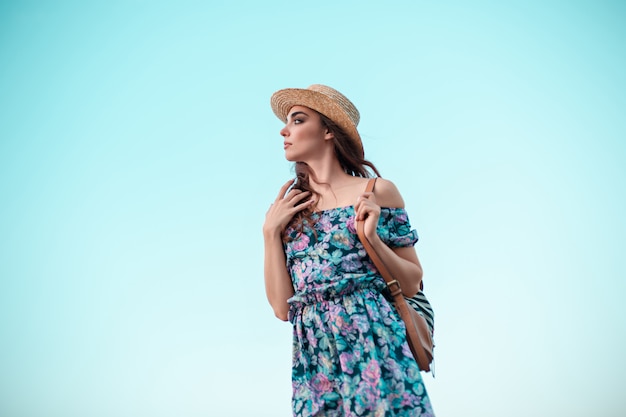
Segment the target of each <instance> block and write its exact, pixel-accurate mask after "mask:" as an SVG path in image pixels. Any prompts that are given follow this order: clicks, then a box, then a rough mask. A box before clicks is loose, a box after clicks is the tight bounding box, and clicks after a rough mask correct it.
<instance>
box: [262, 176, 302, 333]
mask: <svg viewBox="0 0 626 417" xmlns="http://www.w3.org/2000/svg"><path fill="white" fill-rule="evenodd" d="M291 184H293V180H290V181H288V182H287V183H286V184H285V185H283V187H282V188H281V189H280V191H279V193H278V197H277V198H276V200H275V201H274V203H273V204H272V205H271V206H270V208H269V210H268V211H267V213H266V214H265V223H264V224H263V240H264V245H265V258H264V268H263V272H264V276H265V294H266V295H267V300H268V301H269V303H270V305H271V306H272V308H273V309H274V314H275V315H276V317H278V318H279V319H281V320H283V321H287V316H288V313H289V304H288V303H287V300H288V299H289V298H291V296H293V294H294V290H293V285H292V283H291V277H290V276H289V271H288V270H287V266H286V258H285V251H284V249H283V241H282V233H283V231H284V230H285V228H286V227H287V224H288V223H289V221H290V220H291V219H292V218H293V215H294V214H296V213H297V212H298V211H300V210H303V209H305V208H306V207H309V206H310V205H311V204H312V203H313V201H312V199H311V200H309V201H306V202H304V203H302V204H300V205H297V206H296V204H298V203H299V202H300V201H302V200H303V199H304V198H306V197H307V196H308V195H309V194H310V193H309V192H302V191H300V190H295V189H292V190H291V191H289V192H288V193H287V190H288V189H289V186H290V185H291ZM285 193H286V194H285Z"/></svg>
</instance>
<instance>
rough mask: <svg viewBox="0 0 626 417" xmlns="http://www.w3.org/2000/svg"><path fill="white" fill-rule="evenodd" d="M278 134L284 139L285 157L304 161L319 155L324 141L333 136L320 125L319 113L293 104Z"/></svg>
mask: <svg viewBox="0 0 626 417" xmlns="http://www.w3.org/2000/svg"><path fill="white" fill-rule="evenodd" d="M280 134H281V136H282V137H283V138H284V140H285V142H284V148H285V158H287V160H288V161H292V162H301V161H302V162H306V161H307V160H309V159H311V158H315V156H317V155H321V152H322V149H323V144H324V141H326V140H328V139H332V137H333V134H332V133H331V132H329V131H328V129H327V128H326V127H324V126H323V125H322V120H321V118H320V115H319V114H318V113H317V112H316V111H315V110H311V109H309V108H308V107H304V106H293V107H292V108H291V110H289V113H287V123H286V124H285V127H283V128H282V129H281V130H280Z"/></svg>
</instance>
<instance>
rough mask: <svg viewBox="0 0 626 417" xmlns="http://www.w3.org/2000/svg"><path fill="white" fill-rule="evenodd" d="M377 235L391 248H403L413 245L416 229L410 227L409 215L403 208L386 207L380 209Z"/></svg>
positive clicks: (415, 238)
mask: <svg viewBox="0 0 626 417" xmlns="http://www.w3.org/2000/svg"><path fill="white" fill-rule="evenodd" d="M377 231H378V235H379V236H380V238H381V239H382V241H383V242H385V244H386V245H387V246H389V247H391V248H403V247H409V246H413V245H415V243H416V242H417V240H418V236H417V231H416V230H415V229H411V224H410V223H409V216H408V215H407V213H406V210H405V209H403V208H386V207H383V208H382V209H381V211H380V219H379V221H378V228H377Z"/></svg>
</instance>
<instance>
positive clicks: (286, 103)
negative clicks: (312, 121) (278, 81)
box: [270, 88, 363, 156]
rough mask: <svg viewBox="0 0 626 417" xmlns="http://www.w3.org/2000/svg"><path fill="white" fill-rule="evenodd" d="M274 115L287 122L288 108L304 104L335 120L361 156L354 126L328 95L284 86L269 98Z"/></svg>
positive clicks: (360, 143) (358, 138)
mask: <svg viewBox="0 0 626 417" xmlns="http://www.w3.org/2000/svg"><path fill="white" fill-rule="evenodd" d="M270 102H271V105H272V110H273V111H274V114H275V115H276V117H278V118H279V119H280V120H282V121H283V122H287V116H288V114H289V110H291V108H292V107H293V106H304V107H308V108H310V109H313V110H315V111H316V112H319V113H321V114H323V115H324V116H326V117H328V118H329V119H330V120H332V121H333V122H335V123H336V124H337V125H338V126H339V127H340V128H341V129H342V130H343V131H344V132H345V133H346V134H347V135H348V137H349V138H350V139H351V140H352V141H353V142H354V143H355V144H356V145H357V147H358V148H359V150H360V151H361V156H363V143H362V142H361V136H360V135H359V132H358V131H357V129H356V126H355V125H354V123H353V122H352V120H350V118H349V117H348V115H347V114H346V113H345V111H344V110H343V109H342V108H341V107H340V106H339V105H338V104H337V103H336V102H335V101H334V100H333V99H331V98H330V97H328V96H326V95H325V94H322V93H320V92H317V91H314V90H308V89H304V88H285V89H283V90H278V91H277V92H275V93H274V94H272V98H271V100H270Z"/></svg>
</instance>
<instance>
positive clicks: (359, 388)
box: [285, 206, 434, 417]
mask: <svg viewBox="0 0 626 417" xmlns="http://www.w3.org/2000/svg"><path fill="white" fill-rule="evenodd" d="M312 227H313V228H314V229H315V232H313V230H311V229H310V228H305V231H304V232H303V233H300V232H299V231H296V230H295V229H293V228H289V229H287V230H286V233H287V234H288V237H289V239H288V240H287V243H286V244H285V253H286V255H287V268H288V269H289V272H290V275H291V279H292V282H293V286H294V289H295V295H294V296H293V297H292V298H291V299H290V300H289V304H290V311H289V320H290V321H291V323H292V324H293V368H292V381H293V399H292V402H293V411H294V416H298V417H311V416H326V417H335V416H336V417H339V416H345V417H353V416H374V417H382V416H385V417H389V416H433V415H434V414H433V411H432V407H431V404H430V400H429V398H428V395H427V393H426V390H425V388H424V383H423V381H422V378H421V375H420V371H419V368H418V367H417V363H416V362H415V360H414V359H413V356H412V355H411V352H410V350H409V347H408V345H407V343H406V336H405V327H404V323H403V322H402V320H401V319H400V318H399V316H398V314H397V312H396V311H395V309H394V307H393V306H392V305H391V304H390V303H389V302H388V301H387V300H386V299H385V297H384V296H383V295H382V291H383V290H384V288H385V282H384V280H383V278H382V277H381V276H380V275H379V274H378V271H377V270H376V267H375V266H374V265H373V264H372V263H371V261H370V260H369V257H368V256H367V252H366V251H365V249H364V248H363V245H361V243H360V241H359V239H358V237H357V235H356V228H355V223H354V207H353V206H348V207H340V208H335V209H330V210H325V211H321V212H316V213H314V214H313V226H312ZM377 232H378V235H379V236H380V237H381V239H382V240H383V241H384V242H385V243H386V244H387V245H388V246H390V247H407V246H412V245H414V244H415V242H417V238H418V237H417V233H416V232H415V230H412V229H411V226H410V223H409V219H408V217H407V214H406V211H405V210H404V209H401V208H382V210H381V214H380V219H379V223H378V228H377Z"/></svg>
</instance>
